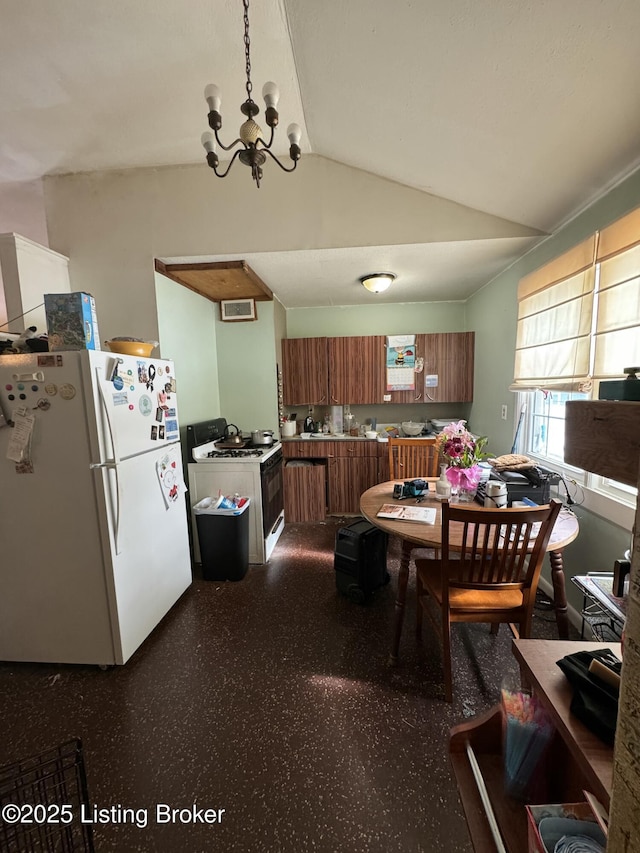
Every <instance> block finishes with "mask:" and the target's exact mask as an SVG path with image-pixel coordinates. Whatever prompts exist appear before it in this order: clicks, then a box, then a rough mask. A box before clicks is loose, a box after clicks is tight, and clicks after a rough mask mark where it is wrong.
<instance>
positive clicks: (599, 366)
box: [511, 208, 640, 505]
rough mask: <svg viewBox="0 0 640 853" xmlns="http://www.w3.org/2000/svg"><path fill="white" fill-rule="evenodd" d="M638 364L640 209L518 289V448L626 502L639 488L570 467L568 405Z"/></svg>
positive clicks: (515, 388) (515, 385)
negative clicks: (566, 444)
mask: <svg viewBox="0 0 640 853" xmlns="http://www.w3.org/2000/svg"><path fill="white" fill-rule="evenodd" d="M637 364H640V208H638V209H637V210H635V211H633V212H632V213H630V214H628V215H627V216H625V217H622V219H619V220H617V221H616V222H614V223H613V224H612V225H610V226H609V227H607V228H605V229H603V230H602V231H601V232H599V233H597V234H594V235H593V237H590V238H589V239H588V240H585V241H584V242H583V243H580V244H579V245H578V246H575V247H574V248H573V249H571V250H570V251H569V252H565V253H564V254H563V255H561V256H560V257H559V258H556V259H555V260H553V261H551V262H550V263H548V264H546V265H545V266H543V267H541V268H540V269H538V270H535V271H534V272H532V273H531V274H530V275H528V276H526V277H525V278H523V279H522V280H521V281H520V283H519V286H518V331H517V340H516V353H515V369H514V381H513V385H512V386H511V390H513V391H519V392H520V393H521V397H520V403H521V411H522V412H523V424H522V426H523V430H522V437H521V440H520V443H519V447H518V450H520V451H521V452H525V453H528V454H530V455H531V456H533V457H535V458H538V459H539V460H540V461H541V462H542V463H543V464H544V463H546V464H547V465H548V467H552V468H554V469H555V470H558V471H560V472H562V473H565V474H566V475H567V477H568V478H569V479H571V480H573V482H574V483H575V484H576V486H577V487H578V488H581V487H584V488H586V489H589V490H594V491H597V492H600V493H604V494H606V495H608V496H609V497H611V498H615V499H616V500H619V501H622V502H623V503H626V504H628V505H632V504H634V503H635V495H636V494H637V489H631V488H629V487H627V486H625V485H623V484H620V483H614V482H613V481H609V480H606V479H605V478H603V477H597V476H595V475H592V474H589V473H588V472H578V471H575V469H574V470H572V469H570V468H568V467H567V466H566V465H564V404H565V403H566V401H567V400H573V399H589V398H590V397H597V388H598V384H599V382H601V381H606V380H607V379H610V378H621V377H622V376H623V371H624V368H625V367H626V366H630V365H637Z"/></svg>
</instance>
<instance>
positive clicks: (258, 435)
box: [251, 429, 274, 447]
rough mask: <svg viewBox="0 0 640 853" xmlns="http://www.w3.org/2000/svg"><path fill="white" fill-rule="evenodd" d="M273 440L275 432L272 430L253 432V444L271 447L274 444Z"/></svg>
mask: <svg viewBox="0 0 640 853" xmlns="http://www.w3.org/2000/svg"><path fill="white" fill-rule="evenodd" d="M273 440H274V439H273V430H271V429H254V430H252V431H251V444H254V445H256V446H262V445H266V446H267V447H269V446H270V445H272V444H273Z"/></svg>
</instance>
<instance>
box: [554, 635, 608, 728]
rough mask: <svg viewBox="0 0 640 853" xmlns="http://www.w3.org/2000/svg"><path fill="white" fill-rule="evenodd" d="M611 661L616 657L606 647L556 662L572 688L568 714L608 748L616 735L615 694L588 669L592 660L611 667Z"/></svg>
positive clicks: (577, 653) (576, 653) (568, 656)
mask: <svg viewBox="0 0 640 853" xmlns="http://www.w3.org/2000/svg"><path fill="white" fill-rule="evenodd" d="M613 658H615V656H614V655H613V653H612V651H611V649H606V648H605V649H602V650H600V649H598V650H597V651H591V652H574V654H572V655H566V656H565V657H563V658H562V659H561V660H559V661H557V664H558V666H559V667H560V669H561V670H562V671H563V672H564V674H565V675H566V677H567V680H568V681H569V683H570V684H571V686H572V687H573V699H572V700H571V713H572V714H575V715H576V717H577V718H578V719H579V720H580V721H581V722H582V723H584V725H585V726H586V727H587V728H588V729H590V730H591V731H592V732H593V733H594V734H596V735H598V737H599V738H601V739H602V740H603V741H604V742H605V743H608V744H610V745H613V741H614V738H615V734H616V722H617V719H618V691H617V690H616V688H615V687H613V686H611V685H609V684H607V683H606V682H605V681H602V680H601V679H600V678H598V677H597V676H595V675H593V674H592V673H591V672H589V666H590V665H591V662H592V661H593V660H597V661H598V662H600V663H602V664H604V665H605V666H609V668H611V660H612V659H613ZM618 669H619V668H618ZM614 671H615V669H614ZM618 674H619V672H618Z"/></svg>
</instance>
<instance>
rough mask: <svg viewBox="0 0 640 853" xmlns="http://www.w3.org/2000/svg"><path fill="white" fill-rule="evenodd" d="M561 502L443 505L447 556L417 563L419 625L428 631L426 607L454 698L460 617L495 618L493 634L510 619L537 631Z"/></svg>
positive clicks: (523, 631) (524, 630)
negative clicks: (454, 628)
mask: <svg viewBox="0 0 640 853" xmlns="http://www.w3.org/2000/svg"><path fill="white" fill-rule="evenodd" d="M560 507H561V504H560V503H559V502H557V501H553V502H552V503H551V504H550V505H548V506H540V507H527V508H524V509H520V508H518V509H485V508H484V507H480V506H466V507H462V506H459V505H457V504H450V503H449V502H448V501H444V502H443V504H442V548H441V552H440V557H439V558H438V559H425V560H422V559H418V560H416V589H417V596H418V601H417V607H416V614H417V624H416V628H417V632H418V635H419V636H421V634H422V614H423V612H424V613H426V614H427V616H428V617H429V618H430V620H431V622H432V623H433V625H434V627H435V628H436V630H437V631H438V632H439V634H440V637H441V640H442V654H443V669H444V691H445V698H446V700H447V702H451V701H452V699H453V686H452V672H451V624H452V623H453V622H488V623H490V624H491V626H492V633H495V631H497V628H498V626H499V625H500V624H501V623H507V624H509V625H510V626H511V628H512V630H513V632H514V634H515V635H516V636H520V637H529V636H530V634H531V620H532V616H533V605H534V603H535V597H536V589H537V587H538V580H539V578H540V570H541V568H542V562H543V560H544V555H545V552H546V549H547V545H548V543H549V537H550V536H551V531H552V530H553V525H554V524H555V522H556V518H557V516H558V512H559V511H560ZM516 622H517V623H518V625H519V632H518V631H517V630H516V629H515V625H514V623H516Z"/></svg>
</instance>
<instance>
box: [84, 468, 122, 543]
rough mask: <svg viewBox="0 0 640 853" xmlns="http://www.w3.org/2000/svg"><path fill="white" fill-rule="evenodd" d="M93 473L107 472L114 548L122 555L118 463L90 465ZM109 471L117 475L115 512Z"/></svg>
mask: <svg viewBox="0 0 640 853" xmlns="http://www.w3.org/2000/svg"><path fill="white" fill-rule="evenodd" d="M89 467H90V468H91V469H92V470H93V471H106V472H107V489H106V491H107V496H108V498H109V504H110V506H111V511H112V512H113V514H114V519H113V546H114V550H115V552H116V554H119V553H120V543H119V541H118V540H119V534H120V504H121V502H122V501H121V495H120V477H119V472H118V468H119V465H118V463H117V462H103V463H101V464H99V465H90V466H89ZM109 471H113V472H114V474H115V475H116V489H115V510H114V506H113V504H114V502H113V492H112V489H111V480H110V478H109Z"/></svg>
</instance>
